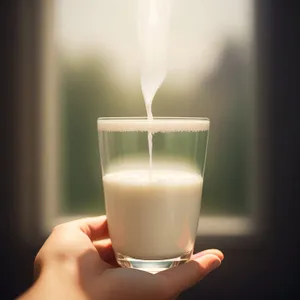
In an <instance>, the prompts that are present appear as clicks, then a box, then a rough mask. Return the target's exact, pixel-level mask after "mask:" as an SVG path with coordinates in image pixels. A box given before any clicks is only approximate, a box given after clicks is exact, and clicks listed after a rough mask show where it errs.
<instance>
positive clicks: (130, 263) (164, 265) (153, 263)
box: [116, 250, 193, 274]
mask: <svg viewBox="0 0 300 300" xmlns="http://www.w3.org/2000/svg"><path fill="white" fill-rule="evenodd" d="M192 254H193V250H191V251H189V252H186V253H184V254H182V255H181V256H178V257H174V258H167V259H161V260H142V259H136V258H132V257H130V256H127V255H123V254H121V253H118V252H116V260H117V262H118V264H119V265H120V266H121V267H122V268H132V269H138V270H141V271H146V272H149V273H152V274H156V273H158V272H161V271H164V270H167V269H170V268H173V267H177V266H179V265H182V264H184V263H186V262H188V261H189V260H190V259H191V257H192Z"/></svg>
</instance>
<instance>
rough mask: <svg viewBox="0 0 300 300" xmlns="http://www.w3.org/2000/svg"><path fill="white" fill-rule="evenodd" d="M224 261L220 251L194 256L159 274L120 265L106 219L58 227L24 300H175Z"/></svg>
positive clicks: (38, 259)
mask: <svg viewBox="0 0 300 300" xmlns="http://www.w3.org/2000/svg"><path fill="white" fill-rule="evenodd" d="M222 260H223V254H222V253H221V252H220V251H219V250H214V249H211V250H205V251H202V252H200V253H197V254H195V255H193V257H192V260H191V261H190V262H188V263H186V264H183V265H180V266H178V267H175V268H171V269H168V270H166V271H162V272H160V273H157V274H155V275H153V274H150V273H147V272H143V271H139V270H134V269H126V268H120V267H118V265H117V263H116V261H115V258H114V253H113V250H112V246H111V242H110V240H109V239H108V229H107V222H106V216H101V217H96V218H87V219H81V220H76V221H72V222H69V223H65V224H62V225H59V226H57V227H55V229H54V230H53V232H52V233H51V235H50V236H49V238H48V239H47V241H46V242H45V244H44V245H43V247H42V248H41V249H40V251H39V253H38V255H37V257H36V260H35V274H36V277H37V281H36V283H35V284H34V286H33V287H32V288H31V290H29V291H28V292H27V293H26V294H25V295H24V296H23V297H21V298H20V300H21V299H22V300H26V299H32V300H34V299H47V300H48V299H49V300H52V299H55V300H59V299H76V300H77V299H78V300H81V299H97V300H98V299H101V300H106V299H109V300H115V299H125V300H126V299H130V300H135V299H143V300H148V299H149V300H150V299H151V300H152V299H156V300H167V299H175V298H176V296H178V294H180V293H181V292H183V291H184V290H186V289H187V288H189V287H191V286H193V285H194V284H196V283H197V282H198V281H199V280H201V279H203V278H204V277H205V276H206V275H207V274H208V273H210V272H211V271H212V270H214V269H215V268H216V267H218V266H219V265H220V263H221V261H222Z"/></svg>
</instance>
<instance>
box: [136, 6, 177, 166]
mask: <svg viewBox="0 0 300 300" xmlns="http://www.w3.org/2000/svg"><path fill="white" fill-rule="evenodd" d="M172 1H173V0H139V7H138V38H139V45H140V66H141V89H142V94H143V97H144V102H145V107H146V112H147V118H148V120H152V119H153V115H152V101H153V98H154V96H155V94H156V92H157V90H158V89H159V88H160V86H161V85H162V83H163V81H164V79H165V77H166V74H167V41H168V31H169V23H170V15H171V5H172ZM148 148H149V169H150V171H151V169H152V133H151V132H150V131H148Z"/></svg>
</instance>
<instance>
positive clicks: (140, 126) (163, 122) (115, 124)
mask: <svg viewBox="0 0 300 300" xmlns="http://www.w3.org/2000/svg"><path fill="white" fill-rule="evenodd" d="M98 130H99V131H109V132H134V131H145V132H147V131H148V132H151V133H158V132H199V131H208V130H209V120H208V119H200V118H199V119H197V118H195V119H192V118H180V119H176V118H174V119H171V118H170V119H167V118H166V119H163V118H162V119H159V118H157V119H155V118H154V119H153V120H147V119H138V118H137V119H135V118H132V119H126V118H124V119H98Z"/></svg>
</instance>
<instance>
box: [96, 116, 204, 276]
mask: <svg viewBox="0 0 300 300" xmlns="http://www.w3.org/2000/svg"><path fill="white" fill-rule="evenodd" d="M97 123H98V132H99V146H100V158H101V167H102V180H103V187H104V197H105V208H106V214H107V220H108V229H109V234H110V238H111V241H112V246H113V249H114V251H115V255H116V259H117V261H118V263H119V265H120V266H122V267H127V268H137V269H140V270H145V271H148V272H151V273H156V272H159V271H162V270H164V269H168V268H171V267H175V266H177V265H179V264H182V263H185V262H187V261H188V260H190V258H191V255H192V253H193V250H194V243H195V239H196V235H197V227H198V220H199V215H200V206H201V195H202V186H203V176H204V168H205V158H206V149H207V143H208V133H209V120H208V119H206V118H154V119H153V120H147V119H146V118H100V119H98V122H97ZM151 143H152V146H151ZM149 145H150V147H149ZM149 152H150V153H151V152H152V153H151V155H149Z"/></svg>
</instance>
